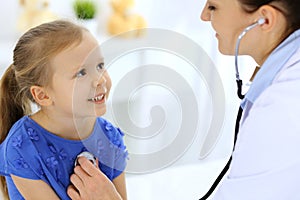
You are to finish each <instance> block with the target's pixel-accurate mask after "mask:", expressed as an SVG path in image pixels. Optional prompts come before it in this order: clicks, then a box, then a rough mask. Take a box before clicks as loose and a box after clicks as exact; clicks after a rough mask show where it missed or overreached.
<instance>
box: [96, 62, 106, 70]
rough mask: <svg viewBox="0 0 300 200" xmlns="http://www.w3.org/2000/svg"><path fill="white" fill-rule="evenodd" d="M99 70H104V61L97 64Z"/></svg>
mask: <svg viewBox="0 0 300 200" xmlns="http://www.w3.org/2000/svg"><path fill="white" fill-rule="evenodd" d="M96 68H97V70H102V69H104V63H99V64H98V65H97V66H96Z"/></svg>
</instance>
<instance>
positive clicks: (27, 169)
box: [0, 116, 128, 200]
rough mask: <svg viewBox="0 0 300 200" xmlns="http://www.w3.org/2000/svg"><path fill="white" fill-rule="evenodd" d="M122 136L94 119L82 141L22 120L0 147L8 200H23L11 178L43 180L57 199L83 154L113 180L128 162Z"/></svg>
mask: <svg viewBox="0 0 300 200" xmlns="http://www.w3.org/2000/svg"><path fill="white" fill-rule="evenodd" d="M123 136H124V134H123V133H122V132H121V131H120V129H118V128H115V127H114V126H113V125H112V124H111V123H109V122H108V121H106V120H105V119H103V118H97V121H96V123H95V126H94V130H93V132H92V133H91V135H90V136H89V137H88V138H86V139H84V140H67V139H64V138H61V137H58V136H56V135H54V134H52V133H50V132H48V131H47V130H45V129H44V128H42V127H41V126H40V125H38V124H37V123H36V122H35V121H33V120H32V119H31V118H30V117H28V116H24V117H23V118H21V119H20V120H19V121H17V122H16V123H15V124H14V125H13V127H12V128H11V130H10V132H9V134H8V136H7V137H6V139H5V141H4V142H3V143H2V144H1V145H0V174H1V175H3V176H5V177H6V181H7V186H8V191H9V196H10V199H14V200H19V199H24V198H23V197H22V195H21V194H20V193H19V191H18V190H17V188H16V186H15V185H14V183H13V181H12V179H11V177H10V174H13V175H15V176H19V177H22V178H27V179H32V180H43V181H44V182H46V183H47V184H48V185H50V186H51V187H52V189H53V190H54V191H55V192H56V194H57V195H58V196H59V197H60V199H70V198H69V197H68V195H67V193H66V190H67V187H68V186H69V185H70V175H71V174H72V173H73V169H74V162H75V159H76V156H77V155H78V154H80V153H81V152H83V151H88V152H90V153H92V154H93V155H94V156H95V157H97V158H98V160H99V167H100V170H101V171H102V172H103V173H104V174H105V175H106V176H107V177H108V178H109V179H110V180H113V179H114V178H116V177H117V176H118V175H120V174H121V173H122V172H123V171H124V169H125V167H126V161H127V155H128V153H127V150H126V147H125V145H124V143H123Z"/></svg>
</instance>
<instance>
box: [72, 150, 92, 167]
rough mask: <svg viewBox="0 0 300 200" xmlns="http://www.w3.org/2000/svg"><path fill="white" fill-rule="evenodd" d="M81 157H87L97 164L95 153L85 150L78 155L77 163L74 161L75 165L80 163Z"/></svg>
mask: <svg viewBox="0 0 300 200" xmlns="http://www.w3.org/2000/svg"><path fill="white" fill-rule="evenodd" d="M80 157H86V158H87V159H88V160H89V161H91V162H92V163H93V165H94V166H97V162H96V158H95V156H94V155H93V154H91V153H90V152H88V151H84V152H81V153H80V154H78V155H77V157H76V160H75V163H74V165H75V167H76V166H77V165H79V163H78V158H80Z"/></svg>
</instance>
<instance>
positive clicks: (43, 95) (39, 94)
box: [30, 85, 52, 106]
mask: <svg viewBox="0 0 300 200" xmlns="http://www.w3.org/2000/svg"><path fill="white" fill-rule="evenodd" d="M30 93H31V95H32V97H33V98H34V100H35V102H36V103H37V104H38V105H40V106H50V105H51V104H52V100H51V98H50V97H49V96H48V94H47V92H46V90H45V88H44V87H41V86H36V85H35V86H31V87H30Z"/></svg>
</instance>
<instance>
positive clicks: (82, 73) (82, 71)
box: [75, 69, 86, 78]
mask: <svg viewBox="0 0 300 200" xmlns="http://www.w3.org/2000/svg"><path fill="white" fill-rule="evenodd" d="M84 75H86V70H85V69H82V70H80V71H79V72H77V73H76V74H75V77H76V78H79V77H82V76H84Z"/></svg>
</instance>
